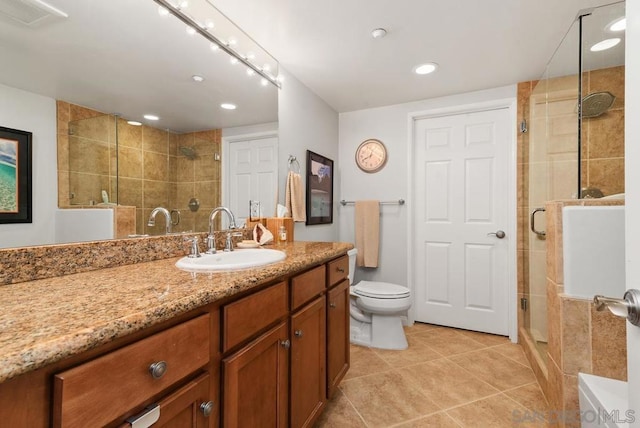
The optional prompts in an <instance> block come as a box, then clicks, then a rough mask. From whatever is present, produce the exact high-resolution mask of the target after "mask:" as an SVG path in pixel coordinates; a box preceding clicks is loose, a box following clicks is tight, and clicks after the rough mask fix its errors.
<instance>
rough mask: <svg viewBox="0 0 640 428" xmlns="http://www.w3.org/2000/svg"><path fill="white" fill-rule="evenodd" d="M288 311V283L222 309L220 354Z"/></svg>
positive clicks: (280, 284)
mask: <svg viewBox="0 0 640 428" xmlns="http://www.w3.org/2000/svg"><path fill="white" fill-rule="evenodd" d="M288 310H289V294H288V293H287V283H286V282H284V281H283V282H280V283H278V284H276V285H272V286H271V287H269V288H266V289H264V290H262V291H259V292H257V293H254V294H252V295H250V296H247V297H245V298H243V299H240V300H238V301H237V302H233V303H231V304H228V305H226V306H225V307H224V308H223V309H222V317H223V318H222V319H223V321H222V324H223V325H222V328H223V332H222V352H227V351H228V350H229V349H231V348H233V347H234V346H236V345H238V344H240V343H242V342H243V341H245V340H247V339H249V338H250V337H252V336H254V335H256V334H257V333H259V332H260V331H261V330H263V329H264V328H266V327H268V326H270V325H271V324H273V323H275V322H276V321H277V320H278V319H280V318H282V317H283V316H285V315H286V314H287V312H288Z"/></svg>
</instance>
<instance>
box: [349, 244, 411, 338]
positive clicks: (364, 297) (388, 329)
mask: <svg viewBox="0 0 640 428" xmlns="http://www.w3.org/2000/svg"><path fill="white" fill-rule="evenodd" d="M347 254H348V255H349V283H350V284H351V290H350V293H351V309H350V312H351V327H350V330H351V343H354V344H356V345H363V346H371V347H373V348H381V349H398V350H400V349H407V347H408V344H407V338H406V337H405V335H404V330H403V329H402V316H403V315H405V313H406V311H407V310H408V309H409V308H410V307H411V291H410V290H409V289H408V288H406V287H403V286H401V285H397V284H389V283H387V282H373V281H360V282H359V283H358V284H355V285H354V284H353V277H354V273H355V270H356V254H358V250H357V249H355V248H354V249H353V250H349V251H348V252H347Z"/></svg>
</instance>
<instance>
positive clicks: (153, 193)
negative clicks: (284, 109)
mask: <svg viewBox="0 0 640 428" xmlns="http://www.w3.org/2000/svg"><path fill="white" fill-rule="evenodd" d="M17 3H21V4H22V3H24V4H23V5H19V7H18V6H15V5H13V6H11V7H12V8H14V9H13V10H11V11H8V10H7V9H8V7H6V6H0V24H1V25H0V54H1V55H2V58H3V67H2V68H1V69H0V84H3V85H6V86H9V87H11V88H17V89H22V90H25V91H28V92H31V93H35V94H40V95H44V96H46V97H50V98H52V99H55V100H58V102H57V119H58V131H57V132H58V159H57V168H58V177H59V183H58V205H59V207H61V208H62V207H64V208H72V207H73V208H77V207H82V208H88V207H92V206H93V205H94V204H95V205H96V208H97V207H98V206H99V207H101V208H105V207H107V208H110V206H109V205H106V204H105V203H109V204H112V203H118V204H120V205H126V206H129V207H135V220H136V225H137V226H136V230H135V232H136V233H145V234H159V233H163V232H164V219H160V218H158V219H157V221H156V226H155V227H153V228H149V227H147V226H146V224H147V218H148V215H149V213H150V212H151V210H152V209H153V208H154V207H156V206H160V205H161V206H164V207H166V208H168V209H169V210H179V211H180V214H181V215H180V217H181V219H180V223H179V224H177V225H176V226H174V231H188V230H194V231H204V230H206V229H207V226H208V214H209V212H210V210H211V209H212V208H213V207H215V206H217V205H219V204H220V202H221V200H220V197H221V188H222V183H221V156H223V154H222V153H221V146H222V144H221V139H222V138H223V137H224V136H225V133H226V131H227V130H229V131H231V132H230V134H233V135H238V134H240V135H241V134H243V129H246V132H245V133H246V134H250V133H252V129H255V128H256V127H253V126H254V125H260V126H259V129H261V130H264V129H271V130H273V132H277V97H278V93H277V92H278V90H277V88H276V87H275V86H274V85H272V84H271V83H268V82H267V84H264V83H265V82H264V81H263V82H261V80H262V79H261V78H260V76H257V75H256V74H255V73H251V72H250V71H248V67H246V66H245V65H243V64H242V63H237V64H235V65H234V64H232V62H231V57H230V56H229V55H228V54H227V53H225V52H223V50H222V49H216V50H213V49H212V44H211V42H210V41H209V40H206V39H205V38H204V37H202V36H201V35H199V34H190V33H192V32H193V31H187V26H186V25H185V24H184V23H183V22H181V21H180V20H178V19H177V18H176V17H174V16H172V15H166V14H162V13H159V12H162V10H161V9H160V6H159V4H158V3H156V2H155V1H153V0H139V1H135V2H131V1H127V0H111V1H98V0H85V1H82V2H78V1H76V0H47V4H49V5H50V6H52V7H53V8H54V9H55V10H52V9H47V8H44V9H42V6H41V3H42V2H34V1H31V0H26V1H24V2H16V4H17ZM175 3H177V2H175ZM172 4H173V3H172ZM56 11H62V12H63V13H64V14H65V15H68V16H67V17H64V16H61V14H60V13H57V12H56ZM182 11H183V12H184V13H185V14H188V15H189V16H191V17H192V18H193V19H194V20H196V21H197V22H199V23H201V28H203V29H205V28H206V31H208V32H209V33H211V34H213V35H214V36H215V38H217V39H220V40H222V41H224V42H225V43H228V46H229V48H231V49H233V50H235V51H236V52H238V53H239V54H240V55H242V56H243V57H245V58H246V59H248V60H249V61H251V62H252V63H253V64H255V65H256V66H258V67H259V68H261V69H264V70H267V71H268V73H270V74H272V75H274V76H275V75H276V74H277V66H278V65H277V62H276V61H275V59H273V58H272V57H271V56H270V55H269V54H268V53H267V52H265V51H264V50H263V49H261V48H260V46H259V45H257V44H256V43H255V42H253V41H252V40H251V39H250V38H249V37H248V36H247V35H245V34H244V33H243V32H242V31H241V30H239V29H238V28H237V27H235V26H234V25H233V24H232V23H231V22H229V21H228V20H227V19H226V18H225V17H224V16H223V15H222V14H220V13H219V12H218V11H217V10H216V9H215V8H214V7H213V6H212V5H211V4H210V2H209V1H207V0H190V1H189V6H188V8H186V9H182ZM7 12H10V13H11V14H14V15H15V16H14V18H10V17H9V16H8V15H7ZM52 12H53V13H52ZM210 27H211V28H210ZM194 76H200V77H201V78H202V79H198V80H201V81H196V80H194ZM225 103H226V104H233V105H235V106H236V109H235V110H225V109H223V108H221V105H222V104H225ZM145 114H152V115H155V116H157V117H159V119H158V120H155V121H154V120H149V119H145V118H144V117H143V115H145ZM129 121H137V122H140V123H141V125H140V126H134V125H131V124H129V123H128V122H129ZM0 122H1V120H0ZM265 124H266V125H265ZM0 125H2V123H0ZM244 127H246V128H244ZM230 128H233V129H230ZM37 156H38V153H37V149H36V150H34V157H37ZM47 162H50V163H51V164H52V165H54V164H55V163H56V159H49V160H48V161H47ZM51 187H53V186H51ZM103 190H104V191H105V192H104V193H105V196H104V199H103V192H102V191H103ZM50 191H53V188H51V189H50ZM193 200H195V202H193ZM190 201H192V203H191V204H190ZM99 204H102V205H99ZM196 206H197V211H192V210H191V209H193V208H195V207H196ZM190 208H191V209H190ZM55 214H56V213H53V212H52V213H44V214H41V215H45V216H46V215H51V216H54V215H55ZM173 221H174V222H177V214H175V215H174V216H173ZM43 243H51V242H43ZM29 245H33V242H30V243H29Z"/></svg>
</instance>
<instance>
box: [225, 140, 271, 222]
mask: <svg viewBox="0 0 640 428" xmlns="http://www.w3.org/2000/svg"><path fill="white" fill-rule="evenodd" d="M277 186H278V139H277V138H276V137H269V138H260V139H255V140H248V141H234V142H231V143H229V195H228V198H227V200H228V201H229V209H230V210H231V211H232V212H233V213H234V215H235V216H236V220H237V222H238V224H242V223H244V222H245V221H246V220H247V217H249V201H250V200H253V201H260V207H261V211H262V213H263V214H264V215H265V216H266V217H272V216H274V215H275V208H276V206H275V204H276V197H277Z"/></svg>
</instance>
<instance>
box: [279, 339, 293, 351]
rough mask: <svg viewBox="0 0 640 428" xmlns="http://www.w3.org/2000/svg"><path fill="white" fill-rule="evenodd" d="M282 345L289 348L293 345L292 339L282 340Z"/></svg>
mask: <svg viewBox="0 0 640 428" xmlns="http://www.w3.org/2000/svg"><path fill="white" fill-rule="evenodd" d="M280 345H281V346H282V347H283V348H284V349H289V348H290V347H291V341H290V340H289V339H287V340H283V341H281V342H280Z"/></svg>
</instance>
